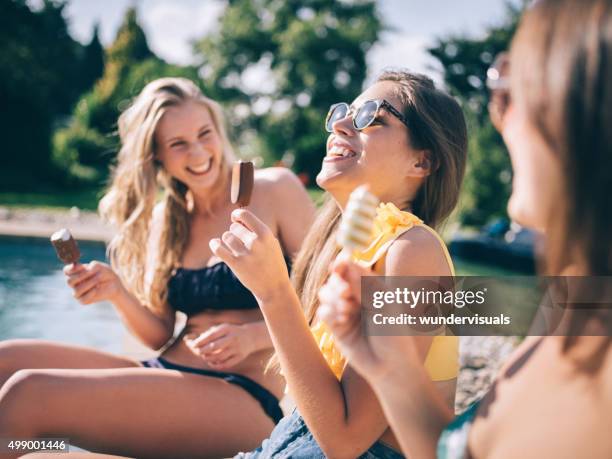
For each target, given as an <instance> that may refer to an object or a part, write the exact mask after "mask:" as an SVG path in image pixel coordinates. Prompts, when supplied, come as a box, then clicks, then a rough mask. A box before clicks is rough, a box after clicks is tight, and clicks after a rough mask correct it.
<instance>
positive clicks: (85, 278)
mask: <svg viewBox="0 0 612 459" xmlns="http://www.w3.org/2000/svg"><path fill="white" fill-rule="evenodd" d="M160 214H161V212H160V211H159V210H158V209H156V213H155V215H154V218H153V223H152V231H151V239H150V241H149V244H148V246H149V249H148V250H147V258H148V259H147V266H146V267H143V269H145V268H146V269H147V273H146V276H145V278H146V282H147V283H150V281H151V279H152V276H153V269H154V268H155V255H156V253H155V251H153V250H150V248H151V247H154V244H155V242H156V240H157V239H156V238H157V237H158V234H159V229H158V228H159V223H160V217H161V215H160ZM64 273H65V274H66V275H67V276H68V285H69V286H70V287H72V288H73V290H74V296H75V298H76V299H77V300H78V301H79V302H80V303H81V304H91V303H97V302H99V301H110V302H111V303H112V304H113V305H114V306H115V309H116V310H117V312H118V313H119V316H120V318H121V320H122V321H123V323H124V324H125V326H126V327H127V328H128V330H130V332H131V333H132V334H133V335H134V336H136V337H137V338H138V339H139V340H140V341H142V342H143V343H144V344H145V345H146V346H148V347H150V348H152V349H160V348H161V347H163V346H164V344H166V343H167V342H168V340H170V338H172V334H173V332H174V320H175V314H174V313H173V312H172V310H170V309H169V308H167V309H166V311H165V312H164V313H155V312H153V311H152V310H151V309H150V308H149V307H147V306H146V305H145V304H143V303H141V301H140V300H139V299H138V298H136V296H135V295H133V294H132V293H131V292H130V291H129V290H128V289H127V288H126V287H125V286H124V284H123V282H122V281H121V279H120V278H119V276H118V275H117V274H116V273H115V271H114V270H113V269H112V268H111V267H110V266H109V265H107V264H106V263H100V262H97V261H93V262H91V263H87V264H77V265H68V266H67V267H66V268H65V269H64Z"/></svg>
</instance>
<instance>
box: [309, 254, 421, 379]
mask: <svg viewBox="0 0 612 459" xmlns="http://www.w3.org/2000/svg"><path fill="white" fill-rule="evenodd" d="M368 275H370V276H371V275H373V273H372V272H371V271H369V270H367V269H364V268H361V267H360V266H358V265H356V264H354V263H352V262H350V261H348V260H346V259H341V258H339V259H337V260H336V262H335V263H334V264H333V265H332V269H331V274H330V276H329V278H328V280H327V282H326V283H325V284H324V285H323V287H321V289H320V291H319V301H320V306H319V309H318V311H317V317H318V318H319V319H320V320H323V321H324V322H325V323H326V325H327V326H328V327H329V329H330V331H331V332H332V333H333V334H334V338H335V341H336V343H337V345H338V346H339V348H340V351H341V352H342V354H343V355H345V356H346V357H347V359H348V361H349V363H350V365H351V367H353V368H354V369H355V370H356V371H357V372H358V373H360V374H361V375H362V376H363V377H364V378H365V379H366V380H368V381H370V382H371V383H376V380H378V379H383V380H384V379H385V378H387V377H388V376H390V375H391V374H392V373H393V372H394V371H396V370H397V369H399V368H402V369H405V368H407V367H413V366H417V367H422V359H421V358H420V357H419V351H418V349H417V343H416V341H415V339H414V337H412V336H368V335H367V334H366V333H365V330H364V327H363V321H362V314H363V313H366V314H369V313H371V312H372V311H364V309H363V307H362V304H361V277H362V276H368ZM381 290H384V286H381Z"/></svg>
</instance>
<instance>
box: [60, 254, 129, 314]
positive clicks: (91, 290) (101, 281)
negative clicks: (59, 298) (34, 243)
mask: <svg viewBox="0 0 612 459" xmlns="http://www.w3.org/2000/svg"><path fill="white" fill-rule="evenodd" d="M64 274H65V275H66V277H67V278H68V285H69V286H70V288H72V290H73V294H74V297H75V298H76V299H77V301H78V302H79V303H81V304H92V303H97V302H99V301H110V302H113V303H114V302H115V301H116V300H117V298H118V297H119V296H120V295H121V294H122V293H123V292H124V291H125V290H124V287H123V284H122V282H121V279H119V276H118V275H117V274H116V273H115V271H113V269H112V268H111V267H110V266H109V265H107V264H106V263H101V262H99V261H92V262H90V263H85V264H81V263H76V264H69V265H66V266H65V267H64Z"/></svg>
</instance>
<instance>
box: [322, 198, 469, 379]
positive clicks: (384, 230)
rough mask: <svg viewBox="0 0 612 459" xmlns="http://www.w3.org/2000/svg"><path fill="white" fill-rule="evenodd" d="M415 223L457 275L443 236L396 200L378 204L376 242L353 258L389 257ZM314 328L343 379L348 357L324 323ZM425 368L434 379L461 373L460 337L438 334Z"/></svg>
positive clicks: (369, 262) (367, 262) (368, 262)
mask: <svg viewBox="0 0 612 459" xmlns="http://www.w3.org/2000/svg"><path fill="white" fill-rule="evenodd" d="M415 225H418V226H421V227H423V228H425V229H427V230H428V231H430V232H431V233H432V234H433V235H434V236H436V238H437V239H438V240H439V241H440V243H441V244H442V247H443V249H444V253H445V255H446V258H447V260H448V263H449V266H450V268H451V272H452V273H453V275H454V273H455V271H454V267H453V263H452V260H451V258H450V255H449V253H448V250H447V249H446V245H445V244H444V242H443V241H442V239H441V238H440V236H438V234H437V233H436V232H435V231H434V230H433V229H432V228H430V227H429V226H427V225H425V224H424V223H423V221H422V220H421V219H420V218H418V217H417V216H416V215H413V214H411V213H410V212H405V211H402V210H400V209H398V208H397V206H395V205H394V204H393V203H386V204H380V205H379V206H378V209H376V219H375V220H374V229H373V231H372V242H371V243H370V245H369V246H368V247H367V248H366V249H364V250H363V251H359V252H354V253H353V261H355V262H356V263H358V264H359V265H361V266H364V267H371V266H373V265H374V264H375V263H376V262H377V261H378V260H380V259H381V258H382V257H383V256H385V254H386V253H387V250H388V249H389V246H390V245H391V244H392V243H393V241H395V239H397V238H398V237H399V236H401V235H402V234H403V233H405V232H406V231H408V230H409V229H410V228H412V227H413V226H415ZM311 331H312V334H313V336H314V338H315V340H316V342H317V343H318V345H319V349H320V350H321V353H322V354H323V356H324V357H325V360H326V361H327V363H328V364H329V366H330V368H331V370H332V371H333V372H334V374H335V375H336V377H337V378H338V379H340V378H341V377H342V373H343V372H344V368H345V366H346V359H345V358H344V357H343V356H342V354H341V353H340V351H339V350H338V349H337V347H336V346H335V343H334V338H333V335H332V334H331V332H330V331H329V329H328V328H327V326H326V325H325V324H324V323H323V322H318V323H316V324H315V325H314V326H313V327H312V328H311ZM425 368H426V369H427V371H428V373H429V375H430V377H431V379H432V380H433V381H445V380H448V379H453V378H456V377H457V374H458V373H459V338H458V337H456V336H436V337H435V338H434V339H433V342H432V344H431V347H430V349H429V353H428V354H427V358H426V359H425Z"/></svg>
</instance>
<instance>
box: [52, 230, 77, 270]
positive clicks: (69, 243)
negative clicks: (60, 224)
mask: <svg viewBox="0 0 612 459" xmlns="http://www.w3.org/2000/svg"><path fill="white" fill-rule="evenodd" d="M51 244H53V247H54V248H55V251H56V252H57V256H58V258H59V259H60V260H61V261H62V262H63V263H64V264H70V263H78V262H79V259H80V258H81V251H80V250H79V246H78V244H77V242H76V241H75V240H74V238H73V237H72V234H70V231H68V230H67V229H66V228H62V229H61V230H58V231H56V232H55V233H53V235H52V236H51Z"/></svg>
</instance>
